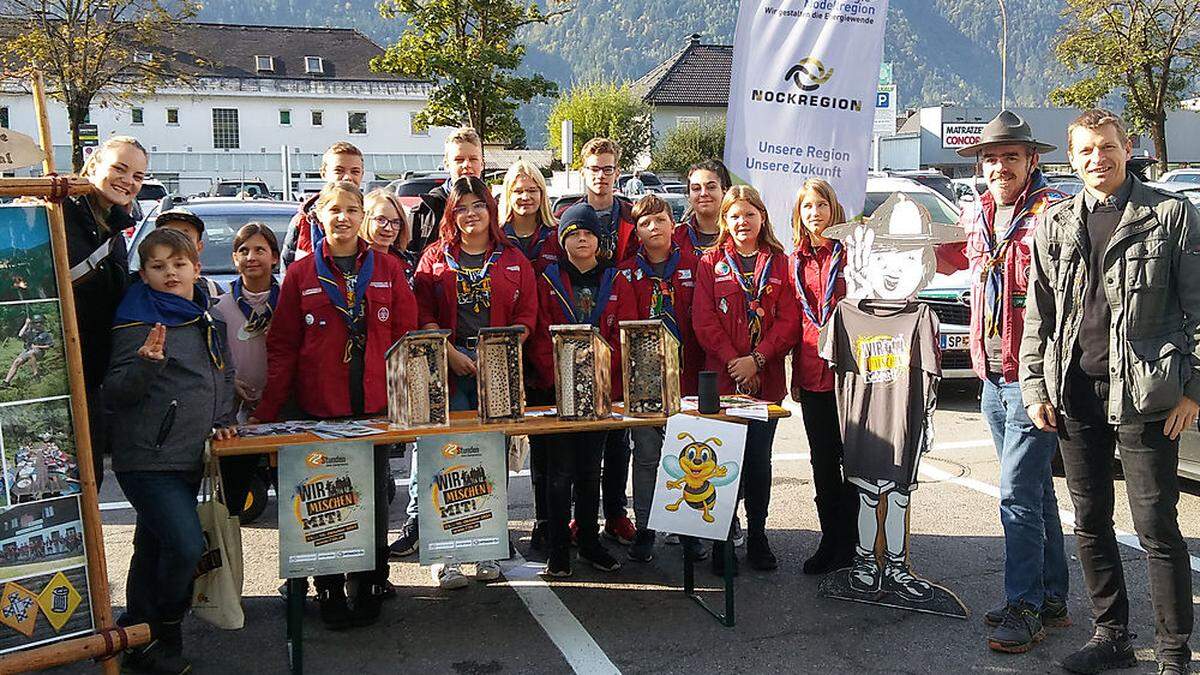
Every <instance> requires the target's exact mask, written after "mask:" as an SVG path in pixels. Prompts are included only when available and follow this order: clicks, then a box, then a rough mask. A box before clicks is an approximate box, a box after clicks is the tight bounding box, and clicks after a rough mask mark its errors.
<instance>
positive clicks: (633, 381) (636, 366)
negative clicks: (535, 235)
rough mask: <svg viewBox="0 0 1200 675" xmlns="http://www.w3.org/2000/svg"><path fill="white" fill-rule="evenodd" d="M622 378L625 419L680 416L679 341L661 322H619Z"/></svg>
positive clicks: (656, 320) (653, 320)
mask: <svg viewBox="0 0 1200 675" xmlns="http://www.w3.org/2000/svg"><path fill="white" fill-rule="evenodd" d="M621 378H622V382H623V384H624V389H625V414H626V415H629V416H631V417H660V416H664V415H674V414H675V413H677V412H679V409H680V407H681V406H680V400H679V340H676V339H675V336H674V335H672V334H671V331H670V330H669V329H668V328H667V326H666V325H665V324H664V323H663V322H662V321H659V320H658V319H652V320H650V321H622V322H621Z"/></svg>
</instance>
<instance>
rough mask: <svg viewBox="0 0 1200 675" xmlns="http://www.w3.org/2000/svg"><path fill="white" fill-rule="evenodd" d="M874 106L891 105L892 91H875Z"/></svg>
mask: <svg viewBox="0 0 1200 675" xmlns="http://www.w3.org/2000/svg"><path fill="white" fill-rule="evenodd" d="M875 107H876V108H890V107H892V92H890V91H881V92H878V93H876V94H875Z"/></svg>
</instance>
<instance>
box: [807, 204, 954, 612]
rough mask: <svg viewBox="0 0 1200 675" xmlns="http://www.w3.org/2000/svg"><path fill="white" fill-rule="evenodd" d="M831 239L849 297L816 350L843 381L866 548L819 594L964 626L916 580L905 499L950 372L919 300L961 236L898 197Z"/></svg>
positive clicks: (933, 321)
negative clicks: (836, 243)
mask: <svg viewBox="0 0 1200 675" xmlns="http://www.w3.org/2000/svg"><path fill="white" fill-rule="evenodd" d="M825 235H826V236H828V237H830V238H833V239H839V240H841V242H842V244H843V245H844V246H845V256H846V272H845V278H846V289H847V293H846V295H847V300H846V301H843V302H840V303H838V305H837V307H836V308H835V309H834V310H833V313H832V315H831V316H830V317H829V320H828V324H827V325H826V326H825V327H824V329H823V330H822V334H821V344H820V352H821V356H822V357H823V358H824V359H825V360H827V361H829V362H830V365H831V366H832V368H833V372H834V377H835V380H836V384H835V392H836V394H837V404H838V417H839V419H840V421H841V425H842V429H841V432H842V440H843V445H844V448H845V449H844V452H845V454H844V464H845V471H846V479H847V480H848V481H849V482H850V483H851V484H853V485H854V486H855V487H856V488H858V496H859V517H858V539H859V545H858V547H857V548H856V555H855V557H854V561H853V564H852V565H851V566H850V567H848V568H845V569H841V570H837V571H834V572H831V573H830V574H829V575H827V576H826V577H825V578H824V579H822V580H821V584H820V592H821V594H822V595H825V596H828V597H832V598H838V599H841V600H851V601H855V602H863V603H868V604H875V605H882V606H886V607H895V608H899V609H907V610H911V611H917V612H925V613H930V614H941V615H944V616H952V617H959V618H966V616H967V610H966V607H965V606H964V605H963V604H962V601H961V600H959V599H958V597H957V596H955V595H954V593H952V592H951V591H949V590H947V589H946V588H943V587H942V586H938V585H936V584H933V583H930V582H929V581H926V580H925V579H922V578H921V577H918V576H916V574H914V572H913V570H912V567H911V565H910V562H909V560H910V559H909V550H908V537H909V532H908V525H909V518H908V508H909V502H910V499H911V496H912V493H913V491H914V490H916V488H917V465H918V463H919V461H920V458H921V455H923V454H924V453H925V452H927V451H928V450H929V448H930V447H932V436H931V434H932V431H933V411H934V408H935V407H936V405H937V384H938V381H939V380H940V379H941V373H942V371H941V351H940V349H939V342H938V339H939V337H938V323H937V318H936V317H935V316H934V315H933V312H932V311H931V310H930V309H929V307H928V306H927V305H924V304H922V303H919V302H916V301H915V297H916V295H917V293H918V292H919V291H920V290H921V289H923V288H924V287H925V286H926V285H927V284H928V283H929V281H930V280H931V279H932V278H933V275H934V272H935V269H936V267H937V264H936V259H935V256H934V246H936V245H937V244H942V243H948V242H953V241H962V240H963V239H964V238H965V236H964V233H963V231H962V230H961V229H960V228H958V227H954V226H950V225H940V224H937V223H933V222H931V219H930V217H929V212H928V211H927V210H926V209H925V208H924V207H923V206H921V205H920V204H918V203H916V202H914V201H912V200H911V199H909V198H908V197H906V196H904V195H902V194H894V195H892V196H891V197H889V198H888V199H887V201H885V202H884V203H883V204H882V205H881V206H880V207H879V208H878V209H876V211H875V213H873V214H872V215H871V217H870V218H868V219H867V220H866V222H861V223H847V224H844V225H836V226H834V227H831V228H829V229H827V230H826V231H825ZM881 506H882V507H883V508H882V509H881V508H880V507H881ZM881 534H882V536H880V535H881ZM878 542H882V545H879V543H878Z"/></svg>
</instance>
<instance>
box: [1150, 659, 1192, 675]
mask: <svg viewBox="0 0 1200 675" xmlns="http://www.w3.org/2000/svg"><path fill="white" fill-rule="evenodd" d="M1190 672H1191V671H1190V670H1188V664H1186V663H1180V662H1178V661H1159V662H1158V675H1187V674H1188V673H1190Z"/></svg>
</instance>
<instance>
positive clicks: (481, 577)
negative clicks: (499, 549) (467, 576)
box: [475, 560, 500, 581]
mask: <svg viewBox="0 0 1200 675" xmlns="http://www.w3.org/2000/svg"><path fill="white" fill-rule="evenodd" d="M499 578H500V563H498V562H496V561H495V560H482V561H480V562H477V563H475V581H495V580H496V579H499Z"/></svg>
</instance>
